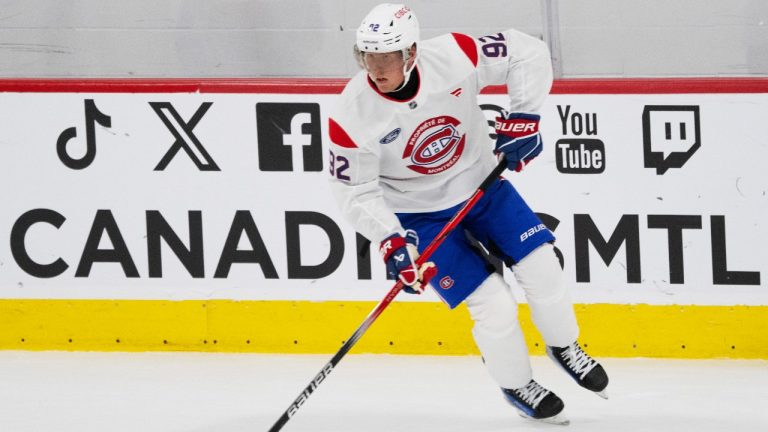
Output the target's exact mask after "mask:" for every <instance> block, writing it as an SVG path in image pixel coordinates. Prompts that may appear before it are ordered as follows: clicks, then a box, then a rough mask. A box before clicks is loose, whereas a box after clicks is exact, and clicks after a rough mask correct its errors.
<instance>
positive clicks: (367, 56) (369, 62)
mask: <svg viewBox="0 0 768 432" xmlns="http://www.w3.org/2000/svg"><path fill="white" fill-rule="evenodd" d="M354 52H355V59H356V60H357V64H358V65H359V66H360V67H361V68H363V69H365V70H367V71H374V70H375V71H381V72H388V71H394V70H399V69H402V68H403V66H404V65H405V61H406V60H405V59H403V52H402V51H394V52H388V53H371V52H363V51H360V50H359V49H358V48H357V45H355V47H354Z"/></svg>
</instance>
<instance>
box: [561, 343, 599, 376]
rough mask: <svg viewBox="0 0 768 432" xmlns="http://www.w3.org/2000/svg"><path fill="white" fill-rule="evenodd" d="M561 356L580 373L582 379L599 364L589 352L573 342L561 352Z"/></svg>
mask: <svg viewBox="0 0 768 432" xmlns="http://www.w3.org/2000/svg"><path fill="white" fill-rule="evenodd" d="M560 357H562V358H563V360H565V363H566V364H567V365H568V367H569V368H570V369H571V370H572V371H573V373H575V374H578V375H579V377H580V378H581V379H584V377H585V376H587V374H588V373H589V371H591V370H592V369H593V368H594V367H595V366H597V361H595V360H594V359H592V358H591V357H590V356H589V355H587V353H585V352H584V351H583V350H582V349H581V347H580V346H579V344H576V343H575V344H573V345H571V346H569V347H568V348H567V349H565V350H564V351H563V352H561V353H560Z"/></svg>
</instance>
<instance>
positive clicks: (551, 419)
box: [517, 411, 571, 426]
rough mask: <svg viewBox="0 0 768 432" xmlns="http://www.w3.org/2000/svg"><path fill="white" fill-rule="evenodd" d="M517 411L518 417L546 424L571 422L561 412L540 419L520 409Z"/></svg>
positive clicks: (566, 424) (565, 424)
mask: <svg viewBox="0 0 768 432" xmlns="http://www.w3.org/2000/svg"><path fill="white" fill-rule="evenodd" d="M517 413H518V414H519V415H520V417H522V418H524V419H527V420H531V421H535V422H537V423H547V424H553V425H558V426H568V425H569V424H571V421H570V420H568V418H567V417H566V416H565V415H564V414H563V413H558V414H555V415H553V416H552V417H547V418H542V419H537V418H533V417H531V416H529V415H526V414H525V413H523V412H520V411H518V412H517Z"/></svg>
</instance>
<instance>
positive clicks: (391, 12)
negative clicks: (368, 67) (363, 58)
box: [356, 3, 419, 53]
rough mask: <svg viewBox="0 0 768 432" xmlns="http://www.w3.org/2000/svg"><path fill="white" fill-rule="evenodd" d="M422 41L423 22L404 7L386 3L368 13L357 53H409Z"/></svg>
mask: <svg viewBox="0 0 768 432" xmlns="http://www.w3.org/2000/svg"><path fill="white" fill-rule="evenodd" d="M418 40H419V21H418V20H417V19H416V14H414V13H413V12H412V11H411V9H410V8H408V7H407V6H405V5H402V4H392V3H382V4H380V5H378V6H376V7H374V8H373V9H371V11H370V12H368V15H366V16H365V18H363V22H362V23H360V27H359V28H358V29H357V44H356V46H357V49H358V50H360V51H362V52H370V53H388V52H395V51H407V50H408V49H409V48H410V47H411V45H413V44H414V43H416V42H418Z"/></svg>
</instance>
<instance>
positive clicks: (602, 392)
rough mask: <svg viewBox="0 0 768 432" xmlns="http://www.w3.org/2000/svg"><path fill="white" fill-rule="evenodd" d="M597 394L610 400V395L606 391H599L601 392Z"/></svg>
mask: <svg viewBox="0 0 768 432" xmlns="http://www.w3.org/2000/svg"><path fill="white" fill-rule="evenodd" d="M595 394H596V395H598V396H600V397H601V398H603V399H608V393H607V392H606V391H605V390H603V391H599V392H595Z"/></svg>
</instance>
